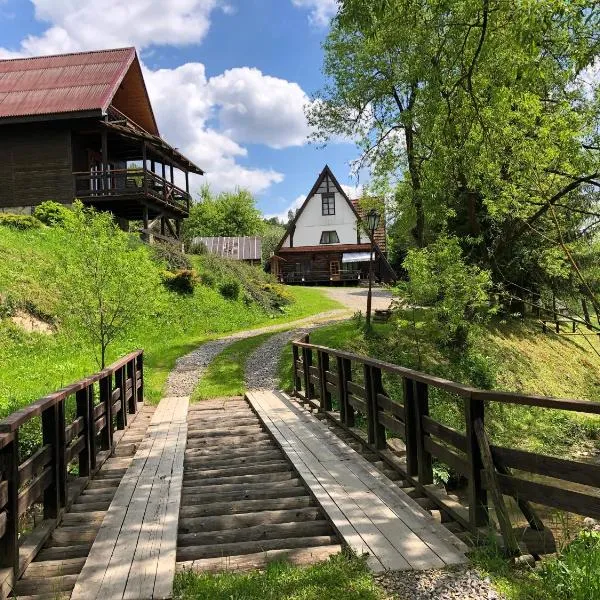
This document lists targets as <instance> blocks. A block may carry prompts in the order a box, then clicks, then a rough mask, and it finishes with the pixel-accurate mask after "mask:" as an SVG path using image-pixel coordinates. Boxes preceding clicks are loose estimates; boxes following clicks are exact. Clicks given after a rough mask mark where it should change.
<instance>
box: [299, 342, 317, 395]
mask: <svg viewBox="0 0 600 600" xmlns="http://www.w3.org/2000/svg"><path fill="white" fill-rule="evenodd" d="M302 362H303V363H304V397H305V398H306V399H307V400H310V399H311V398H313V397H314V386H313V384H312V382H311V380H310V368H311V367H312V350H311V349H310V348H302Z"/></svg>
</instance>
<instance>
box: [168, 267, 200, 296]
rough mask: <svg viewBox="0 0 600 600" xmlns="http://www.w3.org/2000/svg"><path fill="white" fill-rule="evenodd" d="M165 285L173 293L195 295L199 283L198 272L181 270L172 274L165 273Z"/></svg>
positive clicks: (169, 272)
mask: <svg viewBox="0 0 600 600" xmlns="http://www.w3.org/2000/svg"><path fill="white" fill-rule="evenodd" d="M162 280H163V283H164V284H165V286H166V287H167V288H168V289H169V290H171V291H172V292H177V293H178V294H193V293H194V288H195V287H196V283H197V281H198V276H197V275H196V271H194V270H193V269H179V270H177V271H175V273H172V272H171V271H165V272H164V273H163V276H162Z"/></svg>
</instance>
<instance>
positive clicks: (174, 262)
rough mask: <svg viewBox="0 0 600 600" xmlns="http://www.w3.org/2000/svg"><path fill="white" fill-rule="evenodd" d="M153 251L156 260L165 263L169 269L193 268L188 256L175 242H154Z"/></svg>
mask: <svg viewBox="0 0 600 600" xmlns="http://www.w3.org/2000/svg"><path fill="white" fill-rule="evenodd" d="M151 252H152V257H153V258H154V260H155V261H156V262H158V263H159V264H161V265H165V266H166V268H167V269H168V270H169V271H177V270H178V269H191V268H192V263H191V262H190V260H189V259H188V257H187V256H186V255H185V254H184V253H183V252H181V250H180V249H179V248H178V247H177V246H176V245H175V244H166V243H160V244H154V245H152V246H151Z"/></svg>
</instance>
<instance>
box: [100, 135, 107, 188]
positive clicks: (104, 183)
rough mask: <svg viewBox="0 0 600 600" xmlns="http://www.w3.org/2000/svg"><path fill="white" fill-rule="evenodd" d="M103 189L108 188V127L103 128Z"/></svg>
mask: <svg viewBox="0 0 600 600" xmlns="http://www.w3.org/2000/svg"><path fill="white" fill-rule="evenodd" d="M101 136H102V172H103V176H102V189H105V190H106V189H108V175H107V171H108V132H107V130H106V129H103V130H102V134H101Z"/></svg>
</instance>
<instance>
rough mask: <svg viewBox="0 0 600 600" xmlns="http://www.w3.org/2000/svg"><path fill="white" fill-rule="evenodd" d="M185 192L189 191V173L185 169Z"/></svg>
mask: <svg viewBox="0 0 600 600" xmlns="http://www.w3.org/2000/svg"><path fill="white" fill-rule="evenodd" d="M185 193H186V194H189V193H190V174H189V173H188V172H187V171H186V172H185Z"/></svg>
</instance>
